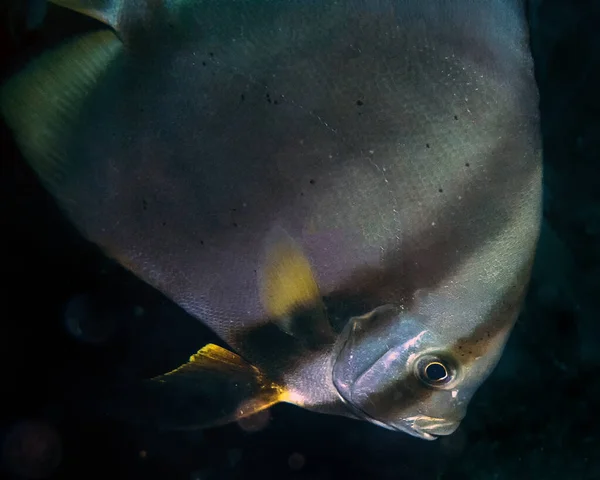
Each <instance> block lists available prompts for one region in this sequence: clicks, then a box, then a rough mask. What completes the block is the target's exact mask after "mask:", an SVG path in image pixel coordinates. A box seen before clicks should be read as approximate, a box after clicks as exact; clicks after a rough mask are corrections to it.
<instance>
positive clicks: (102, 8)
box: [50, 0, 125, 31]
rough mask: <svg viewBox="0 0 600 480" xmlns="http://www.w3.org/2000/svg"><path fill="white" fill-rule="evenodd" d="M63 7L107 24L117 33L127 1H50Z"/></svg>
mask: <svg viewBox="0 0 600 480" xmlns="http://www.w3.org/2000/svg"><path fill="white" fill-rule="evenodd" d="M50 1H51V2H52V3H54V4H56V5H59V6H61V7H65V8H68V9H69V10H73V11H74V12H79V13H81V14H83V15H86V16H88V17H91V18H95V19H96V20H98V21H100V22H103V23H105V24H106V25H108V26H110V27H112V28H113V29H114V30H115V31H118V30H119V20H120V18H121V15H122V12H123V6H124V3H125V0H50Z"/></svg>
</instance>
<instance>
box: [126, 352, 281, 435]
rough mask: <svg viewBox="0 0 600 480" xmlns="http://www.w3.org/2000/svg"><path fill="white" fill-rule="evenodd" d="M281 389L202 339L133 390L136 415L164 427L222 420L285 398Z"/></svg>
mask: <svg viewBox="0 0 600 480" xmlns="http://www.w3.org/2000/svg"><path fill="white" fill-rule="evenodd" d="M286 398H287V395H286V392H285V390H284V389H283V388H282V387H280V386H279V385H276V384H274V383H273V382H270V381H269V380H268V379H266V378H265V377H264V375H263V374H262V373H261V372H260V370H258V369H257V368H256V367H254V366H252V365H250V364H249V363H247V362H246V361H245V360H243V359H242V358H241V357H240V356H238V355H236V354H235V353H233V352H230V351H229V350H227V349H225V348H222V347H219V346H218V345H214V344H208V345H206V346H205V347H203V348H202V349H201V350H199V351H198V353H196V354H194V355H192V356H191V357H190V360H189V362H187V363H185V364H183V365H182V366H180V367H178V368H176V369H175V370H173V371H171V372H168V373H165V374H163V375H160V376H158V377H154V378H152V379H150V380H146V381H145V382H144V383H143V385H142V387H141V389H140V391H139V392H137V393H136V395H135V399H136V400H135V403H136V404H138V405H137V406H136V407H135V409H136V415H135V416H136V417H141V420H142V422H143V423H149V424H156V425H157V426H159V427H160V428H166V429H177V430H180V429H185V430H189V429H203V428H209V427H214V426H218V425H225V424H227V423H231V422H234V421H236V420H239V419H241V418H244V417H247V416H250V415H253V414H255V413H257V412H259V411H261V410H264V409H267V408H269V407H270V406H272V405H274V404H275V403H278V402H281V401H285V400H286ZM131 400H132V399H131V398H129V399H128V400H127V403H128V404H129V406H131V407H133V405H132V404H131Z"/></svg>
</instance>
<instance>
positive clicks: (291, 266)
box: [258, 230, 333, 345]
mask: <svg viewBox="0 0 600 480" xmlns="http://www.w3.org/2000/svg"><path fill="white" fill-rule="evenodd" d="M258 283H259V285H260V295H261V301H262V305H263V308H264V309H265V311H266V313H267V315H268V316H269V317H270V318H271V319H273V320H274V321H275V322H276V323H277V325H278V326H279V327H280V328H281V329H282V330H283V331H284V332H286V333H288V334H289V335H292V336H295V337H297V338H300V339H302V340H304V341H305V342H306V343H308V344H309V345H312V344H315V343H317V344H318V343H320V342H324V341H329V340H331V339H332V338H333V332H332V330H331V326H330V325H329V322H328V320H327V316H326V314H325V305H324V304H323V299H322V298H321V294H320V291H319V287H318V285H317V281H316V279H315V275H314V273H313V270H312V267H311V265H310V262H309V260H308V258H307V257H306V256H305V255H304V253H303V251H302V249H301V248H300V246H299V245H297V244H296V243H295V242H294V241H293V240H292V238H291V237H290V236H289V235H287V233H285V232H284V231H282V230H280V231H277V232H275V233H274V234H272V235H271V238H270V239H269V241H268V242H267V249H266V254H265V258H264V261H263V263H262V268H261V270H260V272H259V282H258Z"/></svg>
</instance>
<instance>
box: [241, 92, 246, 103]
mask: <svg viewBox="0 0 600 480" xmlns="http://www.w3.org/2000/svg"><path fill="white" fill-rule="evenodd" d="M244 100H246V96H245V95H244V94H243V93H242V94H241V95H240V101H242V102H243V101H244Z"/></svg>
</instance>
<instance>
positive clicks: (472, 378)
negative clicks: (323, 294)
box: [332, 305, 515, 440]
mask: <svg viewBox="0 0 600 480" xmlns="http://www.w3.org/2000/svg"><path fill="white" fill-rule="evenodd" d="M513 309H514V307H513ZM514 315H515V311H514V310H513V311H506V310H502V309H497V311H495V312H490V313H489V314H488V317H487V318H485V319H481V320H482V322H481V323H480V324H479V325H478V326H477V327H476V328H475V329H474V330H473V331H471V332H470V333H469V334H466V335H465V334H464V332H463V331H461V329H460V328H457V329H454V331H455V332H456V333H455V334H452V333H451V332H452V331H453V330H452V329H447V328H445V327H444V326H443V325H440V324H437V323H436V322H435V321H433V322H432V321H431V320H432V319H431V318H428V317H427V316H425V315H423V314H421V313H417V312H413V311H403V310H402V309H401V308H398V307H396V306H392V305H385V306H382V307H379V308H376V309H375V310H373V311H371V312H370V313H368V314H366V315H363V316H360V317H354V318H352V319H350V320H349V322H348V323H347V324H346V326H345V328H344V330H343V331H342V333H341V335H340V337H339V339H338V340H337V342H336V345H335V347H334V353H333V356H332V380H333V384H334V386H335V388H336V390H337V393H338V394H339V396H340V397H341V399H342V401H343V402H344V403H345V404H346V405H347V406H348V407H349V408H350V410H351V411H352V412H353V414H354V415H355V416H357V417H359V418H362V419H364V420H367V421H369V422H371V423H374V424H376V425H379V426H382V427H385V428H388V429H391V430H397V431H403V432H406V433H409V434H411V435H413V436H416V437H418V438H422V439H426V440H434V439H435V438H437V437H438V436H442V435H450V434H452V433H453V432H454V431H455V430H456V429H457V428H458V427H459V425H460V422H461V420H462V419H463V418H464V417H465V415H466V410H467V406H468V404H469V401H470V400H471V398H472V397H473V395H474V393H475V392H476V391H477V389H478V388H479V386H480V385H481V384H482V383H483V381H484V380H485V379H486V378H487V377H488V376H489V374H490V372H491V371H492V370H493V368H494V367H495V365H496V363H497V362H498V360H499V358H500V356H501V353H502V350H503V347H504V344H505V342H506V339H507V337H508V335H509V332H510V327H511V326H512V323H513V321H512V320H513V318H514ZM499 320H503V321H499Z"/></svg>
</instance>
